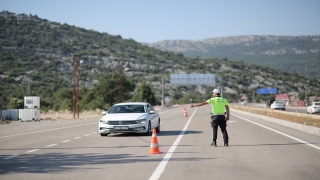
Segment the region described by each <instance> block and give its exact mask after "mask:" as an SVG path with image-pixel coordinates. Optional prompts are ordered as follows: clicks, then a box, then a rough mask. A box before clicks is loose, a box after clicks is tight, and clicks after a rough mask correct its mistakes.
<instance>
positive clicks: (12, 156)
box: [3, 156, 17, 159]
mask: <svg viewBox="0 0 320 180" xmlns="http://www.w3.org/2000/svg"><path fill="white" fill-rule="evenodd" d="M14 157H17V156H9V157H6V158H3V159H11V158H14Z"/></svg>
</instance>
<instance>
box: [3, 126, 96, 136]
mask: <svg viewBox="0 0 320 180" xmlns="http://www.w3.org/2000/svg"><path fill="white" fill-rule="evenodd" d="M91 124H97V123H89V124H80V125H76V126H67V127H62V128H55V129H48V130H42V131H34V132H28V133H21V134H15V135H10V136H2V137H0V139H1V138H7V137H13V136H21V135H26V134H34V133H40V132H46V131H54V130H59V129H67V128H74V127H78V126H87V125H91Z"/></svg>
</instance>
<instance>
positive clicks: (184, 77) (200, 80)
mask: <svg viewBox="0 0 320 180" xmlns="http://www.w3.org/2000/svg"><path fill="white" fill-rule="evenodd" d="M170 82H171V84H172V85H208V86H214V85H215V84H216V75H215V74H171V75H170Z"/></svg>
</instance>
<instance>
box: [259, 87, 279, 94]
mask: <svg viewBox="0 0 320 180" xmlns="http://www.w3.org/2000/svg"><path fill="white" fill-rule="evenodd" d="M257 94H277V89H276V88H259V89H258V90H257Z"/></svg>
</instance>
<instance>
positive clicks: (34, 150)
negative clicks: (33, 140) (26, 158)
mask: <svg viewBox="0 0 320 180" xmlns="http://www.w3.org/2000/svg"><path fill="white" fill-rule="evenodd" d="M38 150H40V149H33V150H30V151H27V153H32V152H36V151H38Z"/></svg>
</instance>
